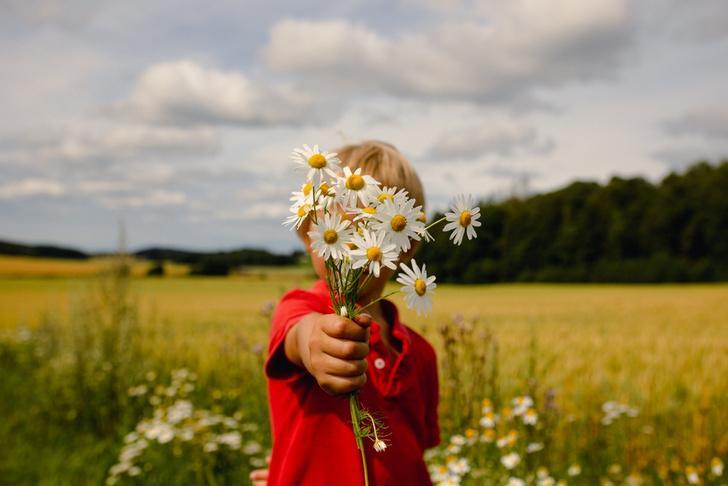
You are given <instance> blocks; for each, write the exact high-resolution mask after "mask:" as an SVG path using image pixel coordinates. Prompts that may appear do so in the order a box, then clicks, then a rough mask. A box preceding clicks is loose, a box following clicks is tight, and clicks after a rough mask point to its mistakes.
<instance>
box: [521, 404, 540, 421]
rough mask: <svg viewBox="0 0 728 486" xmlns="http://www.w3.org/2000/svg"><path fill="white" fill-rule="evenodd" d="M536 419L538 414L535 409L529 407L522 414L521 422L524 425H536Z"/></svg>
mask: <svg viewBox="0 0 728 486" xmlns="http://www.w3.org/2000/svg"><path fill="white" fill-rule="evenodd" d="M537 421H538V414H537V413H536V410H534V409H532V408H529V409H528V410H526V413H524V414H523V423H524V424H526V425H536V422H537Z"/></svg>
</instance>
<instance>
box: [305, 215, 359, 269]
mask: <svg viewBox="0 0 728 486" xmlns="http://www.w3.org/2000/svg"><path fill="white" fill-rule="evenodd" d="M349 224H350V221H348V220H346V219H344V220H343V221H342V218H341V216H340V215H339V214H333V215H331V214H324V216H323V219H322V220H320V221H319V222H318V223H317V224H316V226H315V229H314V230H313V231H309V232H308V236H309V237H310V238H311V241H312V248H313V250H314V251H316V252H317V253H318V254H319V255H320V256H321V258H323V259H324V260H326V259H328V258H329V257H331V258H333V259H334V260H340V259H342V258H344V255H346V252H347V246H346V243H348V242H349V239H350V233H349V231H347V229H348V227H349Z"/></svg>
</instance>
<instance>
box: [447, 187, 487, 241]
mask: <svg viewBox="0 0 728 486" xmlns="http://www.w3.org/2000/svg"><path fill="white" fill-rule="evenodd" d="M479 218H480V208H479V207H477V206H473V201H472V197H471V196H468V197H467V198H466V197H465V196H463V195H459V196H458V197H457V198H456V199H455V202H454V203H453V204H452V205H451V206H450V211H449V212H447V213H445V219H446V220H447V221H449V222H448V223H447V224H446V225H445V227H444V228H443V229H442V230H443V231H452V233H451V234H450V239H451V240H453V243H455V244H456V245H459V244H460V243H462V241H463V235H465V234H467V236H468V240H471V239H473V238H475V237H476V236H477V234H476V233H475V228H477V227H479V226H480V225H481V223H480V221H478V219H479Z"/></svg>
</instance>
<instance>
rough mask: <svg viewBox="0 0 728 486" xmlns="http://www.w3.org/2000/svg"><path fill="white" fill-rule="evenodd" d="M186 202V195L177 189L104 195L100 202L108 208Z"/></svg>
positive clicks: (167, 204)
mask: <svg viewBox="0 0 728 486" xmlns="http://www.w3.org/2000/svg"><path fill="white" fill-rule="evenodd" d="M186 202H187V196H186V195H185V194H184V193H182V192H179V191H168V190H162V189H155V190H151V191H149V192H146V193H144V194H135V195H119V196H106V197H103V198H102V199H101V203H102V204H103V205H104V206H106V207H108V208H123V207H128V208H145V207H166V206H181V205H184V204H185V203H186Z"/></svg>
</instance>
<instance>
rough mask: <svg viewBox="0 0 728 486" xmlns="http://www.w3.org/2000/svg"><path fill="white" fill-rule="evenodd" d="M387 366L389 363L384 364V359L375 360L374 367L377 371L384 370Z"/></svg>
mask: <svg viewBox="0 0 728 486" xmlns="http://www.w3.org/2000/svg"><path fill="white" fill-rule="evenodd" d="M386 364H387V363H385V362H384V360H383V359H382V358H377V359H375V360H374V367H375V368H376V369H378V370H381V369H382V368H384V366H385V365H386Z"/></svg>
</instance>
